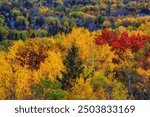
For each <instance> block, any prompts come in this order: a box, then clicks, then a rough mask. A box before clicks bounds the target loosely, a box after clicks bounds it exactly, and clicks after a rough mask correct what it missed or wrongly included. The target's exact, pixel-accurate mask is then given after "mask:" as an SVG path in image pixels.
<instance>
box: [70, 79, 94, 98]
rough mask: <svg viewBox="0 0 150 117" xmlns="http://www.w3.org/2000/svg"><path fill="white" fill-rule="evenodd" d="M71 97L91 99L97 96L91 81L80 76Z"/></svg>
mask: <svg viewBox="0 0 150 117" xmlns="http://www.w3.org/2000/svg"><path fill="white" fill-rule="evenodd" d="M69 98H70V99H73V100H74V99H75V100H90V99H95V98H96V97H95V95H94V92H93V89H92V87H91V85H90V83H89V81H85V80H84V78H82V77H80V78H78V79H77V80H76V83H75V85H74V87H72V89H71V91H70V94H69Z"/></svg>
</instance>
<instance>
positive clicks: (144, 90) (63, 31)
mask: <svg viewBox="0 0 150 117" xmlns="http://www.w3.org/2000/svg"><path fill="white" fill-rule="evenodd" d="M0 100H150V1H149V0H0Z"/></svg>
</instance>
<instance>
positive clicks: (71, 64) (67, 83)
mask: <svg viewBox="0 0 150 117" xmlns="http://www.w3.org/2000/svg"><path fill="white" fill-rule="evenodd" d="M64 65H65V66H66V71H65V72H62V74H63V78H62V85H63V88H64V89H70V88H71V87H72V83H73V82H74V81H75V79H76V78H77V77H79V76H80V75H81V73H82V72H83V69H84V66H83V62H82V61H81V60H80V59H79V58H78V48H77V47H76V46H75V44H74V43H73V44H72V46H71V48H70V49H68V52H67V55H66V58H65V60H64Z"/></svg>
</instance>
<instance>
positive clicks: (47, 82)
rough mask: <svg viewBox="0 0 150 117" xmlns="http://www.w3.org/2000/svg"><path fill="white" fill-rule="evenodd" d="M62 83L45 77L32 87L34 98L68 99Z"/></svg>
mask: <svg viewBox="0 0 150 117" xmlns="http://www.w3.org/2000/svg"><path fill="white" fill-rule="evenodd" d="M61 86H62V85H61V83H60V82H58V81H56V80H54V81H52V80H51V79H50V78H48V77H45V78H44V79H42V80H41V81H40V82H39V83H37V84H35V85H33V86H32V87H31V91H32V96H33V99H47V100H63V99H67V93H66V92H65V91H63V90H62V89H61Z"/></svg>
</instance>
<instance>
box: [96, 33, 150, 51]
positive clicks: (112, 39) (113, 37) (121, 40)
mask: <svg viewBox="0 0 150 117" xmlns="http://www.w3.org/2000/svg"><path fill="white" fill-rule="evenodd" d="M95 42H96V44H98V45H103V44H109V45H110V46H112V47H113V49H116V50H118V49H119V50H121V51H124V50H126V49H132V50H133V51H137V50H139V49H140V48H142V47H143V46H144V45H145V44H146V43H147V42H150V37H149V36H146V35H139V34H137V35H131V36H129V34H128V33H127V32H123V33H122V34H120V35H119V34H118V33H117V32H115V31H110V30H103V31H102V33H101V34H100V35H98V36H97V37H96V39H95Z"/></svg>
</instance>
